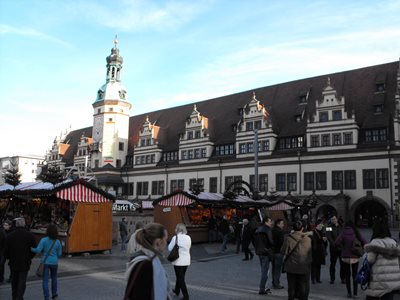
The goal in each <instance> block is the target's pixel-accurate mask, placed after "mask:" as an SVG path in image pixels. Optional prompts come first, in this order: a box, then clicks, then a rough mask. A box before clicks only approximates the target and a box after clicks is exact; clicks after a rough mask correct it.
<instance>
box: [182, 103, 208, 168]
mask: <svg viewBox="0 0 400 300" xmlns="http://www.w3.org/2000/svg"><path fill="white" fill-rule="evenodd" d="M209 126H210V124H209V121H208V118H207V117H206V116H203V115H202V114H201V113H200V112H199V111H198V110H197V106H196V105H194V106H193V110H192V112H191V113H190V115H189V116H188V117H187V119H186V122H185V131H184V132H183V133H182V134H181V135H180V139H179V161H180V163H189V162H192V161H193V160H196V162H198V161H207V160H208V158H209V157H210V156H211V154H212V150H213V146H214V145H213V143H212V141H211V139H210V128H209Z"/></svg>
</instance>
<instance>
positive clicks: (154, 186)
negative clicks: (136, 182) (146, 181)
mask: <svg viewBox="0 0 400 300" xmlns="http://www.w3.org/2000/svg"><path fill="white" fill-rule="evenodd" d="M151 194H152V195H164V181H162V180H161V181H152V182H151Z"/></svg>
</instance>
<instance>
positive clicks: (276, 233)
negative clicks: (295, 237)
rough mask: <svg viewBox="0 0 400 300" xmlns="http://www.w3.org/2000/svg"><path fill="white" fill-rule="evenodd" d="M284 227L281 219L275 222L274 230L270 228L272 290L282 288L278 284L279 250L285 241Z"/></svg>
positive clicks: (279, 274) (281, 261) (280, 263)
mask: <svg viewBox="0 0 400 300" xmlns="http://www.w3.org/2000/svg"><path fill="white" fill-rule="evenodd" d="M284 226H285V223H284V222H283V219H278V220H276V221H275V225H274V228H272V239H273V241H274V260H273V262H272V287H273V288H274V289H283V286H282V285H281V283H280V278H281V273H282V263H283V255H282V253H281V248H282V245H283V241H284V239H285V233H284V231H283V227H284Z"/></svg>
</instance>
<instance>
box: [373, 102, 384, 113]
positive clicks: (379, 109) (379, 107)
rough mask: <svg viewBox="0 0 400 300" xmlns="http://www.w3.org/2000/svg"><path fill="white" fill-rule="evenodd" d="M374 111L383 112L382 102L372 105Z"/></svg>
mask: <svg viewBox="0 0 400 300" xmlns="http://www.w3.org/2000/svg"><path fill="white" fill-rule="evenodd" d="M374 113H376V114H381V113H383V104H378V105H375V106H374Z"/></svg>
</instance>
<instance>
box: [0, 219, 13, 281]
mask: <svg viewBox="0 0 400 300" xmlns="http://www.w3.org/2000/svg"><path fill="white" fill-rule="evenodd" d="M12 231H13V228H12V221H11V220H5V221H4V223H3V228H0V236H1V237H0V240H2V241H0V283H2V282H3V281H4V279H5V278H4V272H5V265H6V257H5V256H4V250H5V247H6V238H7V235H9V234H10V233H11V232H12ZM8 282H11V270H10V275H9V278H8Z"/></svg>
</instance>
